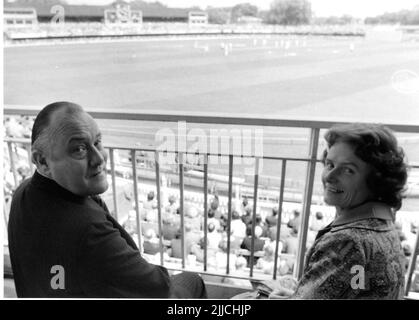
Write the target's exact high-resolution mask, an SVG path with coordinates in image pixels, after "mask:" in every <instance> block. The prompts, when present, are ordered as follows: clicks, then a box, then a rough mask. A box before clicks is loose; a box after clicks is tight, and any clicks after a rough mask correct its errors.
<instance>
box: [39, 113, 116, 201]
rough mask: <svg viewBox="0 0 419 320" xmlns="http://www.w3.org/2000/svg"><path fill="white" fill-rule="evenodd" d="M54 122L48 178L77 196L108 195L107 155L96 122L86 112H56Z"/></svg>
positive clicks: (48, 157)
mask: <svg viewBox="0 0 419 320" xmlns="http://www.w3.org/2000/svg"><path fill="white" fill-rule="evenodd" d="M51 120H52V121H51V123H53V126H54V127H52V128H51V129H50V131H49V134H50V139H51V140H52V141H51V147H50V152H48V155H47V156H46V161H47V163H48V167H49V172H48V175H49V177H50V178H51V179H53V180H54V181H55V182H57V183H58V184H59V185H61V186H62V187H63V188H65V189H67V190H69V191H71V192H72V193H74V194H76V195H80V196H89V195H96V194H100V193H103V192H105V191H106V190H107V189H108V181H107V179H106V161H107V154H106V151H105V149H104V148H103V146H102V142H101V133H100V131H99V128H98V126H97V124H96V122H95V121H94V120H93V118H92V117H91V116H90V115H89V114H87V113H85V112H77V113H75V114H72V115H68V114H65V113H63V112H57V114H54V115H53V117H52V119H51Z"/></svg>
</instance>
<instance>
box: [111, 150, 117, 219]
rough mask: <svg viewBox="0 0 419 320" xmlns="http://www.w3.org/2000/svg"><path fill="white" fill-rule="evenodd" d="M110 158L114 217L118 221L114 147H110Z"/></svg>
mask: <svg viewBox="0 0 419 320" xmlns="http://www.w3.org/2000/svg"><path fill="white" fill-rule="evenodd" d="M109 160H110V165H111V177H112V196H113V206H114V218H115V220H116V221H118V199H117V196H116V177H115V158H114V148H109Z"/></svg>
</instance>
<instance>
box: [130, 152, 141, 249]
mask: <svg viewBox="0 0 419 320" xmlns="http://www.w3.org/2000/svg"><path fill="white" fill-rule="evenodd" d="M131 165H132V176H133V179H134V180H133V181H134V198H135V200H134V201H135V214H136V219H137V237H138V248H139V249H140V252H141V249H142V245H141V222H140V205H139V202H138V181H137V159H136V150H135V149H132V150H131Z"/></svg>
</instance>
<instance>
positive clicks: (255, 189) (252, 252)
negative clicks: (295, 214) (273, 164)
mask: <svg viewBox="0 0 419 320" xmlns="http://www.w3.org/2000/svg"><path fill="white" fill-rule="evenodd" d="M258 185H259V158H256V157H255V183H254V186H253V217H252V241H251V244H250V276H251V277H253V260H254V256H255V227H256V208H257V200H258Z"/></svg>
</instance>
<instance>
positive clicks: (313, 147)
mask: <svg viewBox="0 0 419 320" xmlns="http://www.w3.org/2000/svg"><path fill="white" fill-rule="evenodd" d="M319 134H320V129H319V128H312V129H311V132H310V150H309V152H310V154H309V157H310V162H309V164H308V168H307V175H306V181H307V182H306V187H305V190H304V200H303V217H302V219H301V226H300V230H301V232H300V237H299V243H298V253H297V261H296V263H297V265H296V268H295V269H294V276H295V277H296V278H297V279H298V280H299V279H300V278H301V276H302V274H303V271H304V256H305V250H306V241H307V232H308V224H309V218H310V207H311V197H312V194H313V185H314V173H315V171H316V163H317V149H318V145H319Z"/></svg>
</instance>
